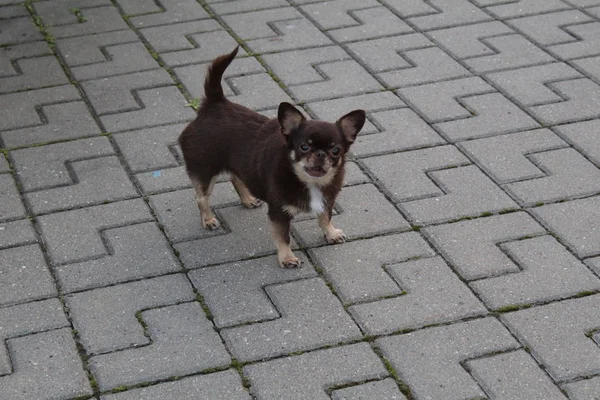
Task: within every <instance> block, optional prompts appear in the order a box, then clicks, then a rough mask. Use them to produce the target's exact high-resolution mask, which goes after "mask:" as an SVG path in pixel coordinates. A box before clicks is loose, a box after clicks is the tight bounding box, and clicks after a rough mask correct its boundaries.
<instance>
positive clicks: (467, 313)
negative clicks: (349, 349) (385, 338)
mask: <svg viewBox="0 0 600 400" xmlns="http://www.w3.org/2000/svg"><path fill="white" fill-rule="evenodd" d="M386 270H387V272H388V273H389V274H390V275H391V276H392V277H393V278H394V280H396V282H398V284H399V286H400V288H401V289H402V291H403V293H402V295H401V296H399V297H395V298H386V299H382V300H379V301H374V302H369V303H364V304H358V305H354V306H352V307H350V308H349V311H350V313H351V314H352V315H353V316H354V317H355V318H356V321H357V322H358V324H359V325H360V326H361V328H362V329H363V330H364V331H365V332H367V333H368V334H372V335H381V334H388V333H392V332H395V331H399V330H404V329H415V328H421V327H423V326H427V325H432V324H439V323H444V322H450V321H456V320H459V319H462V318H468V317H474V316H480V315H485V314H487V310H486V308H485V307H484V306H483V305H482V304H481V302H480V301H479V300H477V298H476V297H475V296H474V295H473V293H471V291H470V290H469V289H468V287H467V286H466V285H464V284H463V283H462V282H460V280H459V279H458V278H457V277H456V275H455V274H454V273H453V272H452V270H451V269H450V268H449V267H448V266H447V265H446V263H445V262H444V261H443V260H442V259H441V258H440V257H435V258H423V259H420V260H413V261H407V262H404V263H399V264H392V265H388V266H387V268H386ZM425 304H426V306H425V307H423V308H422V305H425ZM400 310H402V311H400ZM413 310H414V311H413ZM416 310H418V311H416Z"/></svg>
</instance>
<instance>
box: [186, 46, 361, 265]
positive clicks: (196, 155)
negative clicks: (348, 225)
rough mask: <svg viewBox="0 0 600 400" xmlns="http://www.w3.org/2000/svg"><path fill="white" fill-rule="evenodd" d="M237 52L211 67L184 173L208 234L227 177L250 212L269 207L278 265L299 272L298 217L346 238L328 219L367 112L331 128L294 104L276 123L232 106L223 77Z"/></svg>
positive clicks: (334, 238) (331, 236)
mask: <svg viewBox="0 0 600 400" xmlns="http://www.w3.org/2000/svg"><path fill="white" fill-rule="evenodd" d="M238 49H239V46H238V47H236V48H235V49H234V50H233V51H232V52H231V53H229V54H226V55H222V56H219V57H217V58H216V59H215V60H214V61H213V62H212V63H211V65H210V66H209V67H208V71H207V75H206V79H205V82H204V92H205V97H204V98H203V100H202V103H201V106H200V108H199V109H198V114H197V116H196V119H195V120H194V121H192V122H191V123H190V124H189V125H188V126H187V127H186V128H185V129H184V130H183V132H182V133H181V135H180V136H179V145H180V146H181V151H182V153H183V158H184V161H185V167H186V171H187V173H188V176H189V177H190V180H191V183H192V186H193V188H194V189H195V191H196V202H197V203H198V208H199V209H200V213H201V216H202V225H203V227H204V228H205V229H209V230H213V229H217V228H218V227H219V221H218V220H217V218H216V217H215V215H214V214H213V212H212V211H211V209H210V206H209V202H208V199H209V197H210V195H211V192H212V190H213V187H214V184H215V179H216V177H217V175H219V174H220V173H221V172H228V173H229V174H230V176H231V182H232V183H233V186H234V187H235V190H236V191H237V193H238V195H239V196H240V199H241V201H242V204H243V205H244V206H245V207H248V208H254V207H258V206H260V205H261V204H262V202H263V201H264V202H266V203H267V205H268V216H269V219H270V222H271V227H272V233H273V237H274V239H275V245H276V247H277V257H278V260H279V264H280V265H281V266H282V267H284V268H295V267H299V266H300V260H299V259H298V258H297V257H296V256H295V255H294V253H293V252H292V250H291V248H290V222H291V220H292V219H293V217H294V215H295V214H296V213H298V212H312V213H315V214H316V215H317V219H318V223H319V227H320V228H321V229H322V230H323V233H324V234H325V237H326V239H327V241H328V242H329V243H342V242H344V241H345V240H346V235H345V234H344V232H342V230H340V229H337V228H335V227H334V226H333V225H332V224H331V215H332V209H333V205H334V203H335V198H336V196H337V195H338V193H339V192H340V190H341V189H342V183H343V180H344V164H345V161H346V154H347V152H348V149H349V147H350V145H351V144H352V143H353V142H354V141H355V139H356V135H357V134H358V132H359V131H360V130H361V129H362V127H363V125H364V123H365V118H366V116H365V111H364V110H354V111H352V112H350V113H348V114H346V115H344V116H343V117H341V118H340V119H339V120H337V121H336V122H335V123H330V122H325V121H318V120H307V119H306V118H305V117H304V115H303V114H302V113H301V112H300V111H299V110H298V109H296V108H295V107H294V106H293V105H291V104H290V103H285V102H284V103H281V104H280V105H279V108H278V112H277V118H276V119H275V118H274V119H269V118H267V117H265V116H263V115H261V114H258V113H256V112H254V111H252V110H250V109H248V108H246V107H244V106H242V105H239V104H236V103H233V102H231V101H229V100H227V99H226V98H225V95H224V94H223V88H222V86H221V79H222V77H223V73H224V72H225V69H226V68H227V67H228V66H229V64H230V63H231V62H232V61H233V59H234V58H235V56H236V54H237V52H238Z"/></svg>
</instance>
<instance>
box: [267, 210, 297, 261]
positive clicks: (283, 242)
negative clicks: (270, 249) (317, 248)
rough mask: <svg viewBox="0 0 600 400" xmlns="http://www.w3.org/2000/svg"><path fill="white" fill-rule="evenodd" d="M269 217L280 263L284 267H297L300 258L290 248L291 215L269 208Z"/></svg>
mask: <svg viewBox="0 0 600 400" xmlns="http://www.w3.org/2000/svg"><path fill="white" fill-rule="evenodd" d="M269 219H270V220H271V228H272V230H273V238H274V239H275V246H277V258H278V259H279V265H280V266H282V267H283V268H297V267H299V266H300V260H299V259H298V257H296V256H295V255H294V253H293V252H292V249H291V248H290V221H291V218H290V217H289V215H287V214H285V213H284V212H283V211H280V210H273V209H272V208H269Z"/></svg>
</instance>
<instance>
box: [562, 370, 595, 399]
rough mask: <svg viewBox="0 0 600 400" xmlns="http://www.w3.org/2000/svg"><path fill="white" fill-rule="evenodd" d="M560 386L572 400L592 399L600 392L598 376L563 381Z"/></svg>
mask: <svg viewBox="0 0 600 400" xmlns="http://www.w3.org/2000/svg"><path fill="white" fill-rule="evenodd" d="M562 387H563V388H564V389H565V390H566V392H567V394H568V395H569V397H570V398H571V399H573V400H593V399H594V396H596V395H597V394H598V393H600V377H599V376H597V377H595V378H590V379H583V380H580V381H577V382H573V383H565V384H564V385H562Z"/></svg>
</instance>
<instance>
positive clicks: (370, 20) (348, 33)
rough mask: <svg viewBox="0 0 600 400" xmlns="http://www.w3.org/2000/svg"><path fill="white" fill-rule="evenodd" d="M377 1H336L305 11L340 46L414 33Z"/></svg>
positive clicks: (317, 4) (304, 8) (308, 6)
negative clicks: (380, 37) (379, 37)
mask: <svg viewBox="0 0 600 400" xmlns="http://www.w3.org/2000/svg"><path fill="white" fill-rule="evenodd" d="M377 5H378V4H377V2H375V1H367V2H365V1H359V0H352V1H346V0H334V1H331V2H327V3H322V4H319V3H316V4H310V5H307V6H303V7H302V9H303V10H304V11H305V12H306V13H307V14H308V15H309V16H310V17H311V18H312V19H313V20H315V21H316V22H317V23H318V24H319V25H320V26H321V28H323V29H326V30H327V32H328V33H329V34H330V35H331V37H332V38H333V39H334V40H336V41H338V42H341V43H345V42H353V41H356V40H364V39H371V38H375V37H378V36H389V35H397V34H402V33H407V32H412V31H413V29H412V28H411V27H410V26H409V25H407V24H406V22H404V21H402V20H401V19H400V18H398V17H397V16H396V15H394V14H393V13H392V12H391V11H390V10H388V9H387V8H385V7H381V6H380V7H377ZM369 6H371V8H367V7H369Z"/></svg>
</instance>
